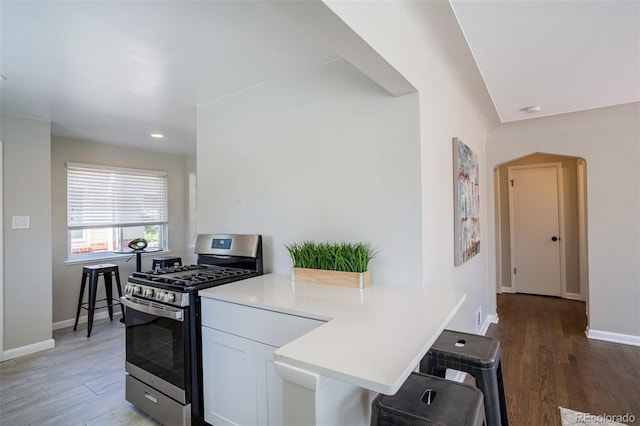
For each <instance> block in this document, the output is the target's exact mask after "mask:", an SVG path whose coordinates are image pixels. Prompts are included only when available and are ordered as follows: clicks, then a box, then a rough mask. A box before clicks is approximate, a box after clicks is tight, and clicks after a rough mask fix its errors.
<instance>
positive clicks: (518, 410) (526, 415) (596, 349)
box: [487, 294, 640, 426]
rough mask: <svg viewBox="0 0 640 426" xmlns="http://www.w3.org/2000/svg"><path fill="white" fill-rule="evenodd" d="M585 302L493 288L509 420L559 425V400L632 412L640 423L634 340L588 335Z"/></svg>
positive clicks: (494, 328) (638, 355)
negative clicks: (605, 339)
mask: <svg viewBox="0 0 640 426" xmlns="http://www.w3.org/2000/svg"><path fill="white" fill-rule="evenodd" d="M585 310H586V309H585V303H584V302H579V301H573V300H565V299H559V298H554V297H544V296H533V295H525V294H501V295H499V296H498V317H499V318H500V321H499V324H493V325H491V327H490V328H489V331H488V332H487V335H488V336H492V337H495V338H497V339H499V340H500V342H501V345H502V349H501V351H502V352H501V356H502V369H503V375H504V381H505V383H504V384H505V389H506V398H507V407H508V408H507V409H508V412H509V421H510V424H511V425H512V426H520V425H536V426H538V425H560V424H561V420H560V416H559V411H558V407H559V406H561V407H564V408H569V409H572V410H576V411H581V412H587V413H591V414H595V415H602V414H608V415H616V414H620V415H623V414H626V413H629V414H632V415H634V416H635V423H631V424H637V425H640V347H635V346H630V345H622V344H616V343H609V342H603V341H598V340H592V339H587V337H586V336H585V333H584V332H585V328H586V324H587V319H586V315H585Z"/></svg>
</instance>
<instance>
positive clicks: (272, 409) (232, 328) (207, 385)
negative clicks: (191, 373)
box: [202, 298, 324, 426]
mask: <svg viewBox="0 0 640 426" xmlns="http://www.w3.org/2000/svg"><path fill="white" fill-rule="evenodd" d="M202 313H203V315H202V364H203V395H204V412H205V416H204V417H205V420H206V421H207V423H209V424H212V425H214V426H225V425H260V426H279V425H282V379H281V378H280V376H278V374H277V373H276V370H275V366H274V363H273V355H274V352H275V350H276V349H277V348H278V347H279V346H282V345H284V344H286V343H288V342H290V341H292V340H294V339H295V338H297V337H299V336H301V335H303V334H305V333H307V332H308V331H310V330H313V329H314V328H316V327H318V326H320V325H322V324H324V321H319V320H315V319H310V318H303V317H298V316H295V315H288V314H283V313H278V312H273V311H268V310H264V309H259V308H253V307H248V306H244V305H238V304H234V303H229V302H222V301H219V300H214V299H205V298H203V299H202Z"/></svg>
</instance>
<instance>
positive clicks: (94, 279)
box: [87, 271, 100, 338]
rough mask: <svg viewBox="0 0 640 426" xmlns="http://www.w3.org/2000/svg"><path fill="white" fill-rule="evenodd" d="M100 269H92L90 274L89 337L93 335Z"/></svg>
mask: <svg viewBox="0 0 640 426" xmlns="http://www.w3.org/2000/svg"><path fill="white" fill-rule="evenodd" d="M99 276H100V274H99V273H98V271H91V273H90V274H89V310H88V318H87V338H89V337H91V329H92V328H93V312H94V311H95V309H96V293H97V292H98V277H99Z"/></svg>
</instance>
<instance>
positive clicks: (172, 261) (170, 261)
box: [151, 256, 182, 270]
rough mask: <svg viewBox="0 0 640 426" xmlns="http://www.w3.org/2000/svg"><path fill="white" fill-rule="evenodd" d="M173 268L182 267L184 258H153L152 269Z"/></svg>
mask: <svg viewBox="0 0 640 426" xmlns="http://www.w3.org/2000/svg"><path fill="white" fill-rule="evenodd" d="M172 266H182V258H181V257H174V256H160V257H154V258H153V264H152V267H151V269H153V270H156V269H162V268H170V267H172Z"/></svg>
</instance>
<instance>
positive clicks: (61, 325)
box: [51, 310, 122, 330]
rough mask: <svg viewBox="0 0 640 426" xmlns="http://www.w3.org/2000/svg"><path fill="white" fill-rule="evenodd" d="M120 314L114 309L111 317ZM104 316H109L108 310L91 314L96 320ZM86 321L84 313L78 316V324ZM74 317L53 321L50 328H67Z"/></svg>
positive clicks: (119, 315)
mask: <svg viewBox="0 0 640 426" xmlns="http://www.w3.org/2000/svg"><path fill="white" fill-rule="evenodd" d="M121 316H122V312H120V311H117V312H116V311H115V310H114V312H113V318H115V317H121ZM105 318H109V312H108V311H102V312H97V313H95V314H94V315H93V320H94V321H97V320H101V319H105ZM87 321H89V317H87V316H86V315H85V316H83V317H80V318H78V324H86V323H87ZM75 322H76V319H75V318H71V319H68V320H63V321H58V322H54V323H53V325H52V327H51V328H52V329H53V330H60V329H61V328H67V327H73V324H75Z"/></svg>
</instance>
